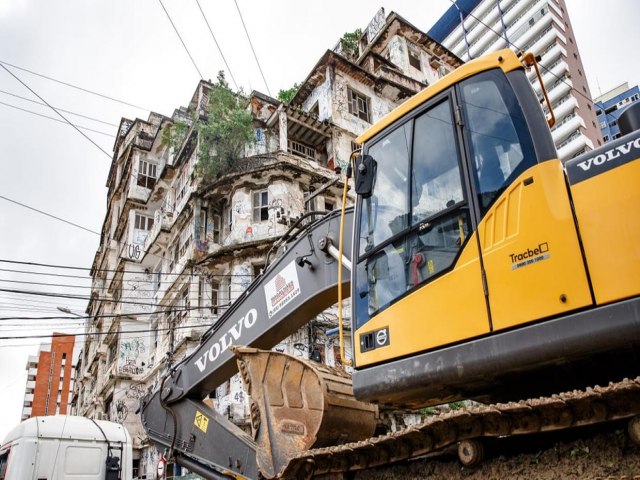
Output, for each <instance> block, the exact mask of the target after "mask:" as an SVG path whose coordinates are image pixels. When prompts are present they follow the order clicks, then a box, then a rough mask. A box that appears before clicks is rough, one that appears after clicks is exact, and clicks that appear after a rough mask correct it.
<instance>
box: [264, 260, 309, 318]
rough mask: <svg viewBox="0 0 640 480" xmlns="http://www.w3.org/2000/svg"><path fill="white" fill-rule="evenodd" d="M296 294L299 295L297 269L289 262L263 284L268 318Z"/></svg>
mask: <svg viewBox="0 0 640 480" xmlns="http://www.w3.org/2000/svg"><path fill="white" fill-rule="evenodd" d="M298 295H300V282H299V281H298V271H297V270H296V264H295V263H294V262H291V263H290V264H289V265H287V266H286V267H284V268H283V269H282V270H281V271H280V272H279V273H278V274H277V275H276V277H275V278H274V279H272V280H269V281H268V282H267V284H266V285H265V286H264V296H265V299H266V301H267V313H268V315H269V318H271V317H273V316H274V315H275V314H276V313H278V312H279V311H280V310H281V309H282V308H284V306H285V305H286V304H287V303H289V302H290V301H291V300H293V299H294V298H296V297H297V296H298Z"/></svg>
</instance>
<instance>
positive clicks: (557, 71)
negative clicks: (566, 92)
mask: <svg viewBox="0 0 640 480" xmlns="http://www.w3.org/2000/svg"><path fill="white" fill-rule="evenodd" d="M568 71H569V65H568V64H567V62H565V61H564V59H558V60H556V63H555V64H552V65H549V66H548V67H547V68H546V70H545V69H543V70H542V72H540V73H542V82H543V83H544V84H545V85H551V84H553V83H555V82H556V80H558V78H560V77H563V76H564V74H565V73H567V72H568ZM545 72H546V73H545Z"/></svg>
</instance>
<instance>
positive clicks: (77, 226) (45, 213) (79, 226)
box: [0, 195, 101, 235]
mask: <svg viewBox="0 0 640 480" xmlns="http://www.w3.org/2000/svg"><path fill="white" fill-rule="evenodd" d="M0 198H1V199H3V200H6V201H7V202H11V203H15V204H16V205H20V206H21V207H24V208H27V209H29V210H33V211H34V212H38V213H41V214H42V215H45V216H47V217H50V218H53V219H55V220H58V221H60V222H63V223H66V224H68V225H72V226H74V227H76V228H80V229H82V230H85V231H87V232H89V233H93V234H95V235H101V234H100V233H99V232H96V231H95V230H91V229H90V228H87V227H83V226H82V225H78V224H77V223H73V222H70V221H69V220H65V219H64V218H60V217H58V216H56V215H53V214H51V213H47V212H44V211H42V210H39V209H37V208H34V207H30V206H29V205H25V204H24V203H20V202H18V201H16V200H12V199H11V198H8V197H5V196H3V195H0Z"/></svg>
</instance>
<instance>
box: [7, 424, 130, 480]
mask: <svg viewBox="0 0 640 480" xmlns="http://www.w3.org/2000/svg"><path fill="white" fill-rule="evenodd" d="M132 463H133V460H132V450H131V436H130V435H129V433H128V432H127V430H126V429H125V428H124V427H123V426H122V425H120V424H117V423H113V422H106V421H102V420H92V419H89V418H84V417H75V416H67V415H55V416H47V417H33V418H30V419H28V420H25V421H24V422H22V423H21V424H20V425H18V426H16V427H15V428H14V429H13V430H11V431H10V432H9V433H8V434H7V436H6V437H5V438H4V440H3V442H2V446H1V447H0V480H72V479H73V480H131V479H132Z"/></svg>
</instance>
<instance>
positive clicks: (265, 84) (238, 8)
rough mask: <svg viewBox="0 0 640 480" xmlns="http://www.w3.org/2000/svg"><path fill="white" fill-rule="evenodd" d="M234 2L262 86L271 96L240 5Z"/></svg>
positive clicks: (234, 0)
mask: <svg viewBox="0 0 640 480" xmlns="http://www.w3.org/2000/svg"><path fill="white" fill-rule="evenodd" d="M233 2H234V3H235V4H236V9H237V10H238V15H240V21H241V22H242V26H243V27H244V32H245V33H246V34H247V40H249V45H250V46H251V51H252V52H253V58H255V59H256V63H257V64H258V70H260V75H262V80H263V81H264V86H265V87H267V93H268V94H269V96H271V90H269V85H267V79H266V78H264V73H262V67H261V66H260V62H259V61H258V56H257V55H256V51H255V50H254V48H253V43H251V37H250V36H249V31H248V30H247V26H246V25H245V24H244V18H242V12H241V11H240V7H239V6H238V2H237V0H233Z"/></svg>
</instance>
